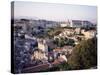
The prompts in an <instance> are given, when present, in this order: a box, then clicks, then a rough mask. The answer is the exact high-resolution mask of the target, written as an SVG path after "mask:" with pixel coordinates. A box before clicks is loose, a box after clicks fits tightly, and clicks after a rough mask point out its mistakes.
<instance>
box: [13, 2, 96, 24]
mask: <svg viewBox="0 0 100 75" xmlns="http://www.w3.org/2000/svg"><path fill="white" fill-rule="evenodd" d="M14 17H15V18H23V17H25V18H36V19H37V18H39V19H46V20H54V21H66V20H68V19H77V20H89V21H92V22H94V23H96V22H97V7H96V6H85V5H69V4H54V3H37V2H21V1H15V2H14Z"/></svg>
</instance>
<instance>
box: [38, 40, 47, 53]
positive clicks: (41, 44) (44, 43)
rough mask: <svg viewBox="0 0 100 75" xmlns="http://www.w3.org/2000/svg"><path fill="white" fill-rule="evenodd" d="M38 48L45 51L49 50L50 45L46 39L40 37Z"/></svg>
mask: <svg viewBox="0 0 100 75" xmlns="http://www.w3.org/2000/svg"><path fill="white" fill-rule="evenodd" d="M38 49H40V50H42V51H43V52H48V45H47V41H46V40H45V39H38Z"/></svg>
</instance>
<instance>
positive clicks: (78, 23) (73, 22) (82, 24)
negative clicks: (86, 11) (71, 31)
mask: <svg viewBox="0 0 100 75" xmlns="http://www.w3.org/2000/svg"><path fill="white" fill-rule="evenodd" d="M91 26H92V23H91V22H89V21H85V20H70V27H91Z"/></svg>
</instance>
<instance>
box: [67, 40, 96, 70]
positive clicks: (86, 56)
mask: <svg viewBox="0 0 100 75" xmlns="http://www.w3.org/2000/svg"><path fill="white" fill-rule="evenodd" d="M68 64H69V65H70V66H71V68H72V69H88V68H91V67H96V66H97V39H96V38H93V39H89V40H85V41H82V42H81V43H80V44H78V45H76V46H75V48H74V49H73V52H72V54H71V56H70V57H69V58H68Z"/></svg>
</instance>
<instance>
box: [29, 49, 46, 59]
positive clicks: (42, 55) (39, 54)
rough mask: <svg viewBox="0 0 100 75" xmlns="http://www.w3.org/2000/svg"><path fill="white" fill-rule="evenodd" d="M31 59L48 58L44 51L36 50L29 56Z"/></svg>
mask: <svg viewBox="0 0 100 75" xmlns="http://www.w3.org/2000/svg"><path fill="white" fill-rule="evenodd" d="M31 60H48V58H47V57H46V55H45V52H43V51H41V50H36V51H34V53H33V55H32V56H31Z"/></svg>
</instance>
